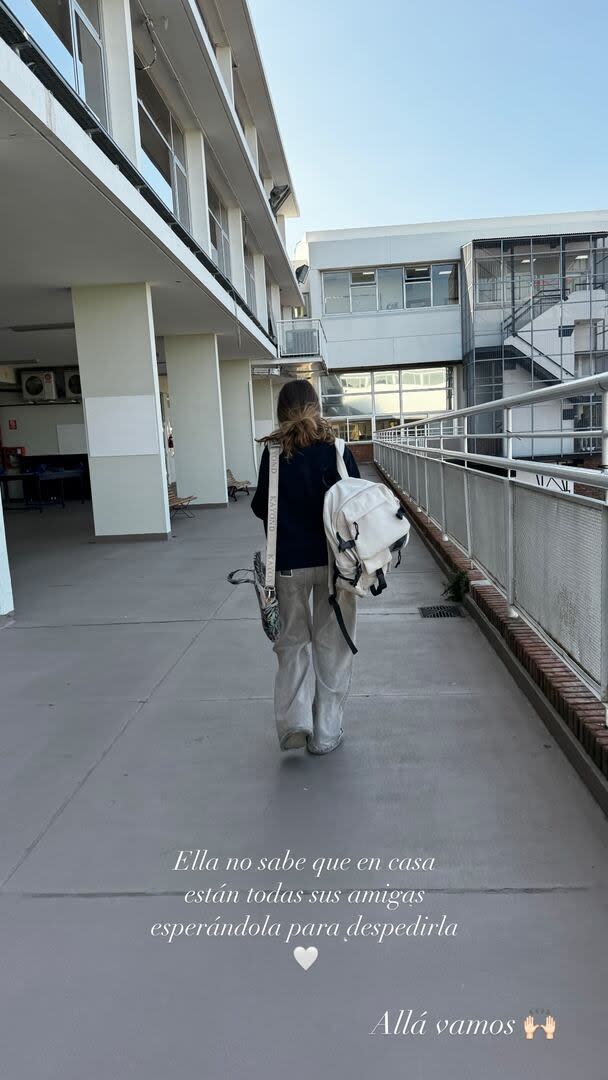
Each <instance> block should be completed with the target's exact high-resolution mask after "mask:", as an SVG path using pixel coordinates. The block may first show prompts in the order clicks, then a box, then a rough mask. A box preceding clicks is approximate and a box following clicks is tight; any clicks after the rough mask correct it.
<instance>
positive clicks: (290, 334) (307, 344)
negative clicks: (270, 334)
mask: <svg viewBox="0 0 608 1080" xmlns="http://www.w3.org/2000/svg"><path fill="white" fill-rule="evenodd" d="M277 329H278V333H279V356H280V357H282V358H284V359H300V358H303V357H319V358H320V359H321V360H323V362H324V363H325V362H326V361H327V338H326V337H325V330H324V329H323V323H322V322H321V320H320V319H285V320H283V321H282V322H280V323H278V326H277Z"/></svg>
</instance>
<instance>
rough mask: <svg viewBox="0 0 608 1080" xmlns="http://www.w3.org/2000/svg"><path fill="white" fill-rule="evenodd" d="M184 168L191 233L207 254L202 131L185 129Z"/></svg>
mask: <svg viewBox="0 0 608 1080" xmlns="http://www.w3.org/2000/svg"><path fill="white" fill-rule="evenodd" d="M185 142H186V168H187V171H188V198H189V202H190V223H191V229H192V235H193V237H194V239H195V240H197V241H198V243H199V244H200V245H201V247H202V248H203V249H204V250H205V251H206V252H207V254H209V250H210V243H209V207H208V204H207V165H206V162H205V139H204V137H203V133H202V131H186V133H185Z"/></svg>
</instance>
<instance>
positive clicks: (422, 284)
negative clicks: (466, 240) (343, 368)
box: [322, 263, 458, 315]
mask: <svg viewBox="0 0 608 1080" xmlns="http://www.w3.org/2000/svg"><path fill="white" fill-rule="evenodd" d="M322 279H323V311H324V313H325V315H345V314H357V313H358V312H366V311H367V312H369V311H403V310H404V309H408V310H409V309H410V308H428V307H445V306H447V305H451V304H457V303H458V263H426V264H419V265H412V266H383V267H378V269H375V270H326V271H324V273H323V274H322Z"/></svg>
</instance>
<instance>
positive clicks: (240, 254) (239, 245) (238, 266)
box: [228, 206, 247, 299]
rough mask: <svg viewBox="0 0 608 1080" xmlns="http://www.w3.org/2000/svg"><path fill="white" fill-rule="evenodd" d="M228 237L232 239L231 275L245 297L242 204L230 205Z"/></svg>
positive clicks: (235, 285) (236, 287)
mask: <svg viewBox="0 0 608 1080" xmlns="http://www.w3.org/2000/svg"><path fill="white" fill-rule="evenodd" d="M228 239H229V241H230V276H231V279H232V284H233V285H234V287H235V289H238V291H239V292H240V294H241V296H242V297H243V299H245V298H246V297H247V288H246V286H245V253H244V251H243V215H242V214H241V208H240V206H230V207H228Z"/></svg>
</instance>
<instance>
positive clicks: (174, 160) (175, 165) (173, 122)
mask: <svg viewBox="0 0 608 1080" xmlns="http://www.w3.org/2000/svg"><path fill="white" fill-rule="evenodd" d="M133 55H134V57H135V60H136V62H137V63H139V64H142V61H141V58H140V57H139V56H138V55H137V53H136V52H135V51H134V52H133ZM144 67H145V65H143V64H142V66H141V68H140V69H139V70H140V74H142V75H145V76H147V78H148V79H149V80H150V82H151V83H152V86H153V87H154V90H155V91H156V93H157V94H158V96H159V98H160V99H161V101H162V103H163V105H164V106H165V108H166V110H167V114H168V117H169V135H170V139H167V136H166V135H165V133H164V131H163V130H162V129H161V128H160V127H159V125H158V123H157V122H156V120H155V119H154V117H153V116H152V113H151V112H150V110H149V108H148V107H147V105H146V104H145V102H144V101H142V99H141V97H140V95H139V91H138V89H137V88H136V99H137V110H138V113H139V110H140V109H141V110H142V112H143V113H144V114H145V117H146V120H147V121H148V123H149V124H151V125H152V127H153V128H154V130H155V132H156V134H157V135H158V137H159V139H161V140H162V142H163V143H164V144H165V146H166V147H167V151H168V154H169V173H170V176H171V196H172V201H173V206H171V207H169V209H170V210H172V212H173V213H174V214H175V216H176V218H177V219H178V221H180V222H181V224H182V225H184V226H185V227H186V228H187V229H189V228H190V199H189V193H188V170H187V168H186V162H185V161H181V159H180V155H179V154H178V153H177V151H176V149H175V140H174V129H177V131H179V133H180V135H181V138H182V142H183V144H184V148H185V141H186V140H185V135H184V130H183V128H182V126H181V124H180V122H179V120H178V119H177V118H176V117H175V115H174V113H173V110H172V109H171V107H170V105H168V103H167V102H166V101H165V99H164V97H163V95H162V94H161V91H160V89H159V87H158V86H157V85H156V83H155V82H154V79H152V78H151V77H150V75H149V74H148V72H147V71H145V70H144ZM139 145H140V147H141V149H142V151H143V153H144V154H146V157H147V158H148V160H149V161H151V162H152V165H153V166H154V168H155V169H157V171H158V172H160V169H158V166H157V165H155V163H154V161H152V158H150V156H149V155H148V154H147V153H146V150H145V147H144V146H142V142H141V132H140V136H139ZM185 156H186V155H185V153H184V158H185ZM178 170H179V172H180V173H181V176H182V178H183V180H184V183H185V186H184V190H185V202H186V206H185V208H184V209H185V213H183V211H182V206H181V195H180V190H179V187H178V185H177V172H178ZM161 176H162V173H161ZM163 179H165V178H164V177H163ZM157 194H158V193H157ZM159 198H162V196H161V195H160V194H159ZM163 202H164V200H163Z"/></svg>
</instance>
